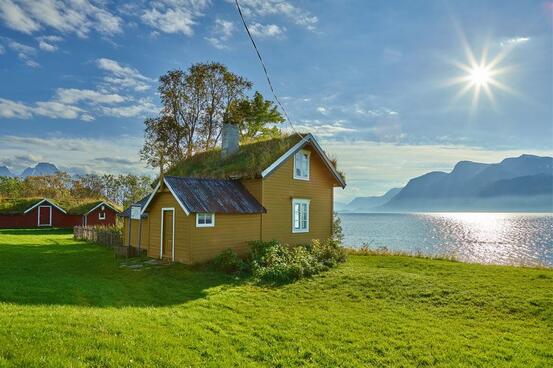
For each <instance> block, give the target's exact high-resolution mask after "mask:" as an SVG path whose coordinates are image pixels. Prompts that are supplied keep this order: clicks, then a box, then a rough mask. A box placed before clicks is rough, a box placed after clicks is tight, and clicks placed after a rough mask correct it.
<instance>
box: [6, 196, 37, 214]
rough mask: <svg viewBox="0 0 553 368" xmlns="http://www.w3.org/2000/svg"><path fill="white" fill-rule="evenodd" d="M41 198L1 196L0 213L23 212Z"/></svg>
mask: <svg viewBox="0 0 553 368" xmlns="http://www.w3.org/2000/svg"><path fill="white" fill-rule="evenodd" d="M42 199H43V198H2V199H0V214H4V215H12V214H18V213H23V212H24V211H25V210H26V209H27V208H29V207H32V206H34V205H35V204H37V203H38V202H40V201H41V200H42Z"/></svg>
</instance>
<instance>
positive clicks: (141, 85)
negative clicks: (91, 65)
mask: <svg viewBox="0 0 553 368" xmlns="http://www.w3.org/2000/svg"><path fill="white" fill-rule="evenodd" d="M96 65H97V66H98V68H100V69H102V70H104V71H106V72H108V73H109V75H108V76H106V77H104V81H105V82H106V83H107V84H109V85H110V86H111V87H113V88H115V89H121V88H133V89H134V90H135V91H145V90H147V89H149V88H150V87H151V86H150V83H152V82H153V80H152V79H150V78H148V77H145V76H144V75H142V74H141V73H140V72H139V71H138V70H136V69H134V68H131V67H128V66H123V65H121V64H119V63H118V62H117V61H115V60H111V59H107V58H100V59H97V60H96Z"/></svg>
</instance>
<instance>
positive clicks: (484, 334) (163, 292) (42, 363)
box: [0, 230, 553, 367]
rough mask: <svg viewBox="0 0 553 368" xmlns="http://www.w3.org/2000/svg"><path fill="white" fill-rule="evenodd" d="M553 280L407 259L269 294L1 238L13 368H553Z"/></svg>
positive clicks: (185, 271)
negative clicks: (429, 367)
mask: <svg viewBox="0 0 553 368" xmlns="http://www.w3.org/2000/svg"><path fill="white" fill-rule="evenodd" d="M551 341H553V271H552V270H546V269H530V268H514V267H500V266H480V265H470V264H463V263H458V262H451V261H444V260H430V259H422V258H413V257H402V256H350V258H349V260H348V261H347V262H346V263H345V264H342V265H340V266H339V267H338V268H336V269H333V270H331V271H329V272H326V273H323V274H321V275H319V276H316V277H314V278H311V279H305V280H301V281H299V282H296V283H294V284H289V285H285V286H280V287H264V286H259V285H255V284H252V283H249V282H248V280H241V279H235V278H233V277H230V276H226V275H223V274H219V273H214V272H210V271H206V270H204V269H194V268H190V267H186V266H183V265H170V266H153V267H150V268H148V269H143V270H140V271H134V270H132V269H129V268H126V267H124V268H120V267H119V263H118V262H115V260H114V258H113V255H112V253H111V251H110V250H108V249H106V248H104V247H101V246H97V245H92V244H86V243H82V242H77V241H74V240H73V239H72V237H71V235H70V234H68V233H67V232H65V231H56V230H54V231H45V230H24V231H18V230H0V367H3V366H21V367H81V366H93V367H110V366H118V367H134V366H147V367H184V366H214V367H215V366H270V367H274V366H281V367H296V366H311V367H320V366H323V367H325V366H326V367H339V366H343V367H349V366H374V367H390V366H393V367H423V366H436V367H548V366H552V365H553V344H551Z"/></svg>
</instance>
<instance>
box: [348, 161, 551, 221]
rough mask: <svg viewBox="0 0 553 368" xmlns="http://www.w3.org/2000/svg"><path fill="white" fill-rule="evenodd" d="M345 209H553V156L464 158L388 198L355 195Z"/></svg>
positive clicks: (406, 210)
mask: <svg viewBox="0 0 553 368" xmlns="http://www.w3.org/2000/svg"><path fill="white" fill-rule="evenodd" d="M343 211H344V212H419V211H420V212H422V211H553V158H552V157H539V156H534V155H521V156H519V157H511V158H506V159H504V160H503V161H501V162H499V163H495V164H483V163H478V162H472V161H460V162H458V163H457V164H456V165H455V167H454V168H453V170H452V171H451V172H449V173H446V172H441V171H433V172H429V173H427V174H424V175H422V176H419V177H416V178H413V179H411V180H409V182H408V183H407V185H405V187H403V188H401V189H400V190H398V189H397V188H394V189H392V190H390V191H388V192H387V193H386V194H385V195H383V196H380V197H358V198H355V199H354V200H352V201H351V202H350V203H349V204H347V205H346V207H345V209H343Z"/></svg>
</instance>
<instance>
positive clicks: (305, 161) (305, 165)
mask: <svg viewBox="0 0 553 368" xmlns="http://www.w3.org/2000/svg"><path fill="white" fill-rule="evenodd" d="M310 154H311V152H310V151H306V150H301V151H299V152H298V153H296V154H295V155H294V179H299V180H309V156H310Z"/></svg>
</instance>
